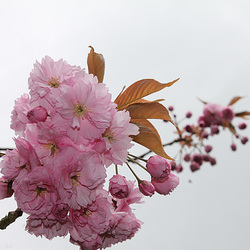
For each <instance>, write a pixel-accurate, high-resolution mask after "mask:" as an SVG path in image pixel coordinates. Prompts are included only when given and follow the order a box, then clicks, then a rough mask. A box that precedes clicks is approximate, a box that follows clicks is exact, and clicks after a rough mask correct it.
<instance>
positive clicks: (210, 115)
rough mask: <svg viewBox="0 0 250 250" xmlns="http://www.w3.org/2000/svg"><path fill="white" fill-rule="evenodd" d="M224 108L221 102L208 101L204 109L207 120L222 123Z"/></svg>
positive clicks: (211, 122)
mask: <svg viewBox="0 0 250 250" xmlns="http://www.w3.org/2000/svg"><path fill="white" fill-rule="evenodd" d="M222 109H223V107H222V106H221V105H219V104H214V103H207V104H206V105H205V106H204V109H203V115H204V117H205V120H206V121H207V122H208V123H210V124H217V125H220V124H221V121H222V114H221V111H222Z"/></svg>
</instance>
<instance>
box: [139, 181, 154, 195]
mask: <svg viewBox="0 0 250 250" xmlns="http://www.w3.org/2000/svg"><path fill="white" fill-rule="evenodd" d="M139 189H140V191H141V193H143V194H144V195H145V196H152V195H153V194H154V192H155V187H154V185H153V184H152V183H151V182H149V181H145V180H144V181H140V182H139Z"/></svg>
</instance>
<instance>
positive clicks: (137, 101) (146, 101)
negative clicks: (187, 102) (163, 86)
mask: <svg viewBox="0 0 250 250" xmlns="http://www.w3.org/2000/svg"><path fill="white" fill-rule="evenodd" d="M162 101H164V99H157V100H154V101H148V100H146V99H139V100H136V101H134V102H131V103H129V104H128V105H125V106H123V107H122V108H121V109H120V110H122V109H127V107H128V106H130V105H131V104H135V103H153V102H162Z"/></svg>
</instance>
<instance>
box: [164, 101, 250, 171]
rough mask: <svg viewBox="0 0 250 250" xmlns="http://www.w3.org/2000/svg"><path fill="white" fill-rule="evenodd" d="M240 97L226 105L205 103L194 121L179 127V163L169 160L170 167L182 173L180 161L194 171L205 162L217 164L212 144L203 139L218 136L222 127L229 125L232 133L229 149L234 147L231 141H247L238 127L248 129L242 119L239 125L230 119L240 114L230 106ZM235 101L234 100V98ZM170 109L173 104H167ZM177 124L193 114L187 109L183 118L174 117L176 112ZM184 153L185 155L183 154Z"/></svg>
mask: <svg viewBox="0 0 250 250" xmlns="http://www.w3.org/2000/svg"><path fill="white" fill-rule="evenodd" d="M237 99H238V100H239V99H240V98H239V97H237V98H233V100H234V102H231V104H229V105H228V106H222V105H219V104H216V103H206V104H205V105H204V108H203V112H202V115H201V116H200V117H199V118H198V120H197V123H196V124H186V125H185V126H184V127H183V129H182V130H180V131H181V132H180V138H179V139H178V140H179V141H180V145H181V149H180V151H179V153H178V154H177V156H176V157H177V158H179V160H178V162H172V163H171V165H172V170H175V171H176V172H181V171H182V170H183V161H184V162H187V163H189V167H190V170H191V171H192V172H195V171H197V170H199V169H200V168H201V166H202V165H203V164H204V163H209V164H210V165H211V166H214V165H216V163H217V162H216V159H215V158H214V157H212V156H211V151H212V150H213V147H212V146H211V145H209V144H207V142H206V140H208V139H209V137H211V136H214V135H218V134H219V133H220V130H221V128H222V129H226V128H228V129H229V130H230V132H231V133H232V134H233V137H232V144H231V145H230V147H231V150H232V151H236V150H237V146H236V144H235V142H234V140H235V139H239V140H240V141H241V144H243V145H244V144H246V143H247V142H248V137H246V136H242V135H240V134H239V132H238V131H237V129H239V130H244V129H246V128H247V124H246V123H245V122H241V123H240V124H238V126H237V127H238V128H237V127H236V126H234V124H233V121H234V120H235V119H234V118H236V117H241V115H240V114H241V113H242V114H243V116H242V117H243V118H244V113H248V112H240V113H235V112H234V111H233V109H232V105H233V104H234V103H235V102H236V101H237ZM235 100H236V101H235ZM169 110H170V111H171V112H173V111H174V107H173V106H170V107H169ZM173 117H174V120H175V122H176V124H178V125H179V124H180V122H182V121H184V120H185V119H189V118H191V117H192V113H191V112H190V111H189V112H187V113H186V115H185V117H184V118H183V119H180V121H178V120H177V115H176V114H173ZM183 152H185V154H183Z"/></svg>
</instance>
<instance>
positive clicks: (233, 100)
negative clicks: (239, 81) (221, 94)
mask: <svg viewBox="0 0 250 250" xmlns="http://www.w3.org/2000/svg"><path fill="white" fill-rule="evenodd" d="M242 98H244V97H243V96H235V97H233V98H232V100H231V101H230V102H229V103H228V106H230V105H233V104H235V103H236V102H238V101H239V100H240V99H242Z"/></svg>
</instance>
